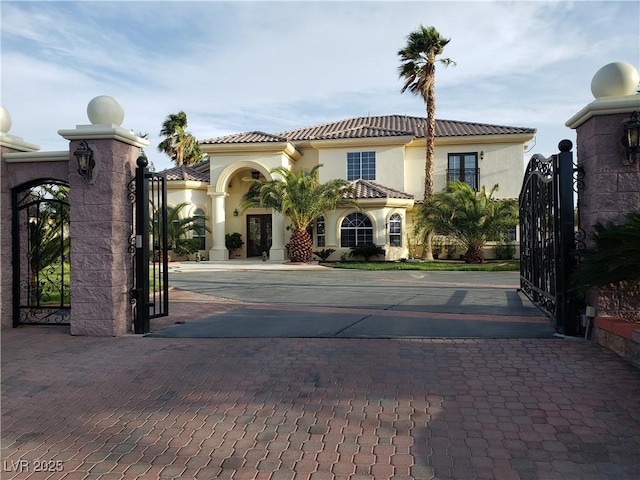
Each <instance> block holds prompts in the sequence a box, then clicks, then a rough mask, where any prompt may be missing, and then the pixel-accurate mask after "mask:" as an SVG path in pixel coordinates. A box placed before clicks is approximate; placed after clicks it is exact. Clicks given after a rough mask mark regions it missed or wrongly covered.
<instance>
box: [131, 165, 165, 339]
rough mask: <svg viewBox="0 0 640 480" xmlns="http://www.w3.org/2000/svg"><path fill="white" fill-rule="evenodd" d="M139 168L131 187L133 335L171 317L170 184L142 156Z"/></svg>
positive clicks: (147, 330) (146, 330) (144, 331)
mask: <svg viewBox="0 0 640 480" xmlns="http://www.w3.org/2000/svg"><path fill="white" fill-rule="evenodd" d="M137 164H138V167H137V168H136V178H135V179H134V180H133V181H132V182H131V183H130V184H129V193H130V195H129V196H130V199H131V202H132V209H133V219H134V220H133V225H132V227H133V228H132V235H131V242H130V243H131V252H132V253H133V266H134V275H133V277H134V285H133V288H132V289H131V303H132V304H133V308H134V314H133V324H134V332H135V333H148V332H149V320H150V319H151V318H156V317H163V316H167V315H169V268H168V256H167V252H168V251H169V246H168V241H167V184H166V178H165V177H164V175H163V174H160V173H156V172H150V171H149V170H148V169H147V164H148V162H147V158H146V157H144V156H140V157H139V158H138V161H137Z"/></svg>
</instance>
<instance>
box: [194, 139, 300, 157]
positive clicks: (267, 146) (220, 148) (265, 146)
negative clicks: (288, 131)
mask: <svg viewBox="0 0 640 480" xmlns="http://www.w3.org/2000/svg"><path fill="white" fill-rule="evenodd" d="M200 149H201V150H202V151H203V152H205V153H208V154H209V155H213V154H234V155H237V154H243V153H256V152H264V153H283V154H285V155H287V156H288V157H289V158H291V159H292V160H293V161H297V160H299V159H300V157H302V153H301V152H300V151H299V150H298V149H297V148H296V146H295V145H293V144H292V143H291V142H253V143H221V144H217V143H213V144H212V143H201V144H200Z"/></svg>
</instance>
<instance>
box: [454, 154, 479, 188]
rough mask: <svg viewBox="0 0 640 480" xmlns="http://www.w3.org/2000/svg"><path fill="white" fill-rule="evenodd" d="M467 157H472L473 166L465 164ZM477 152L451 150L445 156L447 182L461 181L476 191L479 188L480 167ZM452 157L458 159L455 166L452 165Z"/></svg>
mask: <svg viewBox="0 0 640 480" xmlns="http://www.w3.org/2000/svg"><path fill="white" fill-rule="evenodd" d="M468 157H472V158H473V167H471V168H470V167H469V166H468V165H467V162H466V160H467V159H468ZM478 157H479V155H478V152H453V153H449V154H448V156H447V183H450V182H455V181H461V182H464V183H466V184H467V185H469V186H470V187H471V188H473V189H474V190H475V191H476V192H477V191H478V190H480V168H479V167H478ZM454 158H457V160H458V166H457V168H454V167H453V166H452V163H453V160H454Z"/></svg>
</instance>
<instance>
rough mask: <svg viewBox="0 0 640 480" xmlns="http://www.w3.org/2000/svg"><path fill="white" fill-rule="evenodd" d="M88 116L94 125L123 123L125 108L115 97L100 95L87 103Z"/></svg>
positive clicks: (118, 124)
mask: <svg viewBox="0 0 640 480" xmlns="http://www.w3.org/2000/svg"><path fill="white" fill-rule="evenodd" d="M87 116H88V117H89V121H90V122H91V124H92V125H117V126H120V125H122V121H123V120H124V108H122V105H120V102H118V101H117V100H116V99H115V98H113V97H109V96H107V95H100V96H98V97H96V98H94V99H93V100H91V101H90V102H89V105H87Z"/></svg>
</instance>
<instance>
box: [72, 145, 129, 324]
mask: <svg viewBox="0 0 640 480" xmlns="http://www.w3.org/2000/svg"><path fill="white" fill-rule="evenodd" d="M87 143H88V144H89V147H90V148H91V149H92V150H93V151H94V157H95V158H96V159H97V161H99V162H100V170H99V172H98V175H97V177H96V181H95V184H93V185H88V184H85V183H83V182H82V181H81V179H80V176H79V175H78V174H77V172H75V171H73V172H70V175H69V184H70V192H69V201H70V204H71V224H70V229H71V239H72V240H71V272H72V282H71V299H72V304H71V305H72V306H71V315H72V321H71V334H72V335H95V336H115V335H122V334H125V333H127V332H128V331H130V330H131V325H132V310H131V303H130V301H129V290H130V289H131V285H132V256H131V253H129V245H130V244H129V238H130V235H131V225H132V221H133V213H132V207H131V202H130V201H129V198H128V193H129V190H128V185H129V182H130V181H131V180H132V179H133V178H134V166H135V164H136V158H137V156H138V153H139V150H138V148H135V147H132V146H131V145H127V144H125V143H121V142H115V141H113V140H111V139H104V140H103V139H93V140H88V141H87ZM78 144H79V142H78V141H72V142H71V145H70V150H71V151H75V149H76V148H77V147H78Z"/></svg>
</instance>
